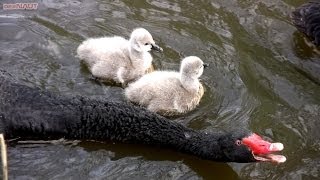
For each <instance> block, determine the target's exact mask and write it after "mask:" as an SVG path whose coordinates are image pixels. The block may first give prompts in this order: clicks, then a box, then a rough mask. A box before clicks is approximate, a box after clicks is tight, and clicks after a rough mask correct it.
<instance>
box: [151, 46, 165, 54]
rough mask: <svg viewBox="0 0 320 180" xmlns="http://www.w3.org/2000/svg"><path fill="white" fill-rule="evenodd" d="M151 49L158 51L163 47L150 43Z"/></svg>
mask: <svg viewBox="0 0 320 180" xmlns="http://www.w3.org/2000/svg"><path fill="white" fill-rule="evenodd" d="M151 49H152V50H155V51H158V52H162V51H163V49H162V48H161V47H160V46H158V45H156V44H151Z"/></svg>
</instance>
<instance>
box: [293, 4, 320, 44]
mask: <svg viewBox="0 0 320 180" xmlns="http://www.w3.org/2000/svg"><path fill="white" fill-rule="evenodd" d="M291 19H292V22H293V24H294V25H295V26H296V27H297V29H298V30H299V31H301V32H303V33H304V34H306V35H307V36H308V37H309V38H310V39H311V40H312V41H313V43H314V44H315V45H316V46H320V1H313V2H309V3H306V4H303V5H301V6H300V7H298V8H297V9H295V10H294V11H293V12H292V14H291Z"/></svg>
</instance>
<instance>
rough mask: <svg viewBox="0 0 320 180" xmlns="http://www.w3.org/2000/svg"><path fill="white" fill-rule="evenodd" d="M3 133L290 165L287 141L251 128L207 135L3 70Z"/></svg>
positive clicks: (0, 85)
mask: <svg viewBox="0 0 320 180" xmlns="http://www.w3.org/2000/svg"><path fill="white" fill-rule="evenodd" d="M0 94H1V96H0V133H3V134H4V136H5V137H6V138H7V139H10V138H16V137H19V138H20V139H39V138H41V139H58V138H66V139H80V140H99V141H108V140H113V141H120V142H127V143H138V144H149V145H153V146H154V145H156V146H158V147H164V148H171V149H173V150H176V151H180V152H184V153H188V154H191V155H194V156H197V157H200V158H203V159H207V160H213V161H222V162H243V163H244V162H257V161H274V162H284V161H285V157H284V156H281V155H274V154H272V152H276V151H281V150H282V149H283V145H282V144H281V143H270V142H267V141H264V140H262V139H261V138H260V137H259V136H257V135H256V134H253V133H251V132H248V131H246V130H238V131H231V132H230V133H223V132H215V133H213V132H212V133H205V132H201V131H195V130H192V129H190V128H187V127H185V126H183V125H181V124H178V123H176V122H173V121H169V120H168V119H166V118H164V117H161V116H159V115H157V114H154V113H152V112H150V111H147V110H145V109H142V108H139V107H135V106H132V105H129V104H127V103H124V102H112V101H96V100H92V99H88V98H85V97H79V96H78V97H68V96H61V95H57V94H53V93H50V92H47V91H42V90H40V89H38V88H31V87H27V86H24V85H21V84H19V83H16V81H15V80H14V79H13V78H12V77H11V76H10V75H8V74H7V73H5V72H3V71H1V70H0Z"/></svg>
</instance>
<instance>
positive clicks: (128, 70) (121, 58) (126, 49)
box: [77, 28, 162, 84]
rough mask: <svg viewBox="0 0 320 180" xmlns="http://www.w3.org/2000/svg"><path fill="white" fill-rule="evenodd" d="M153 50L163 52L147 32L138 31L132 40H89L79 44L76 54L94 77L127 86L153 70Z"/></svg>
mask: <svg viewBox="0 0 320 180" xmlns="http://www.w3.org/2000/svg"><path fill="white" fill-rule="evenodd" d="M151 49H154V50H157V51H162V49H161V48H160V47H159V46H157V45H156V44H155V42H154V40H153V38H152V36H151V34H150V33H149V32H148V31H147V30H146V29H143V28H138V29H135V30H134V31H133V32H132V33H131V36H130V39H129V40H126V39H124V38H122V37H119V36H114V37H103V38H90V39H88V40H86V41H84V42H83V43H82V44H80V46H79V47H78V49H77V55H78V57H79V58H80V59H82V60H84V62H85V63H86V64H87V65H88V67H89V70H90V71H91V73H92V75H93V76H94V77H96V78H99V79H102V80H113V81H115V82H117V83H121V84H127V83H128V82H130V81H133V80H135V79H137V78H139V77H141V76H142V75H144V74H145V73H146V72H148V71H150V70H149V69H150V68H151V69H152V68H153V67H152V56H151V54H150V53H149V51H150V50H151Z"/></svg>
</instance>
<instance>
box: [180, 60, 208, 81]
mask: <svg viewBox="0 0 320 180" xmlns="http://www.w3.org/2000/svg"><path fill="white" fill-rule="evenodd" d="M207 66H208V64H204V63H203V61H202V60H201V59H200V58H198V57H196V56H188V57H186V58H184V59H183V60H182V62H181V67H180V73H181V75H182V76H186V77H190V78H199V77H200V76H201V75H202V73H203V68H205V67H207Z"/></svg>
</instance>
